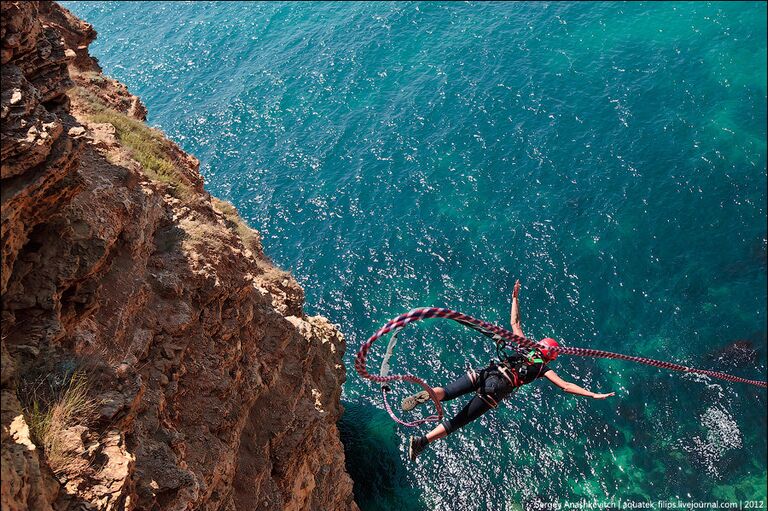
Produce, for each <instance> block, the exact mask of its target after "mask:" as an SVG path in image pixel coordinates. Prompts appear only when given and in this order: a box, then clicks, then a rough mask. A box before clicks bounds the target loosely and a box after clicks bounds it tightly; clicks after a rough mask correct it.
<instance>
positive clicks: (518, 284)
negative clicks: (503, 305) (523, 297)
mask: <svg viewBox="0 0 768 511" xmlns="http://www.w3.org/2000/svg"><path fill="white" fill-rule="evenodd" d="M519 292H520V280H516V281H515V287H514V289H512V298H517V294H518V293H519Z"/></svg>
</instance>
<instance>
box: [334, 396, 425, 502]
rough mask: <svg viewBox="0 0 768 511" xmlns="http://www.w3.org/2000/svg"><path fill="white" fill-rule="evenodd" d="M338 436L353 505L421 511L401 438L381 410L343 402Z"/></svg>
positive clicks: (417, 491) (418, 493)
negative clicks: (353, 495)
mask: <svg viewBox="0 0 768 511" xmlns="http://www.w3.org/2000/svg"><path fill="white" fill-rule="evenodd" d="M342 404H343V406H344V415H343V416H342V418H341V420H340V421H339V432H340V434H341V441H342V443H343V444H344V455H345V457H346V467H347V472H349V474H350V476H351V477H352V480H353V481H354V494H355V502H357V504H358V506H360V509H361V510H363V511H378V510H382V511H384V510H389V509H399V510H403V511H417V510H418V511H421V510H423V509H424V507H423V504H421V499H420V495H421V492H420V491H419V490H418V488H411V485H410V483H409V482H408V473H407V470H406V467H405V466H404V464H405V463H407V460H405V459H404V457H403V454H402V452H401V451H400V449H399V447H398V446H399V445H400V438H399V437H398V435H396V434H395V426H394V423H393V422H392V421H391V420H390V418H389V415H387V413H386V412H384V411H382V410H381V409H380V408H377V407H374V406H371V405H368V404H360V403H352V402H348V401H347V402H343V403H342Z"/></svg>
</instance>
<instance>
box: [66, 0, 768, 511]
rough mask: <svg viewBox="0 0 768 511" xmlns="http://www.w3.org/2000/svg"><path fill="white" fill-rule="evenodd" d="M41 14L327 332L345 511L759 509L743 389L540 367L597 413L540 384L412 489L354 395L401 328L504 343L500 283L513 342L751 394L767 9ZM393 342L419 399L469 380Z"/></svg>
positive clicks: (107, 9) (144, 8) (372, 408)
mask: <svg viewBox="0 0 768 511" xmlns="http://www.w3.org/2000/svg"><path fill="white" fill-rule="evenodd" d="M64 5H66V6H67V7H69V8H70V9H72V10H73V11H74V12H75V13H76V14H78V15H79V16H81V17H83V18H84V19H86V20H87V21H89V22H91V23H93V24H94V25H95V27H96V29H97V31H98V32H99V38H98V39H97V41H96V42H95V43H94V44H93V45H92V47H91V49H92V53H93V54H94V55H96V56H97V57H98V58H99V60H100V62H101V64H102V65H103V67H104V69H105V71H106V72H107V73H108V74H110V75H112V76H114V77H116V78H118V79H120V80H121V81H123V82H125V83H126V84H127V85H128V86H129V88H130V89H131V90H132V91H133V92H135V93H137V94H139V95H140V96H141V97H142V99H143V100H144V101H145V103H146V104H147V106H148V107H149V112H150V114H149V122H150V124H153V125H157V126H159V127H161V128H162V129H163V130H164V131H165V132H166V133H167V134H168V135H169V136H170V137H171V138H173V139H174V140H176V141H177V142H178V143H179V144H180V145H181V146H182V147H183V148H184V149H185V150H187V151H189V152H191V153H193V154H194V155H196V156H197V157H198V158H200V160H201V162H202V171H203V173H204V175H205V178H206V180H207V183H208V189H209V190H210V191H211V192H212V193H213V194H214V195H216V196H219V197H221V198H224V199H227V200H230V201H231V202H233V203H234V204H235V205H236V206H237V207H238V209H239V210H240V212H241V213H242V215H243V216H244V218H246V219H247V220H248V221H249V222H250V223H251V225H253V226H254V227H256V228H258V229H259V230H260V231H261V233H262V235H263V237H264V244H265V246H266V249H267V253H268V255H269V256H270V257H272V258H273V259H274V260H275V261H276V262H277V263H278V264H279V265H281V266H283V267H284V268H286V269H290V270H291V271H292V272H293V273H294V275H295V276H296V277H297V279H298V280H299V281H300V282H301V284H302V285H303V286H304V288H305V289H306V292H307V302H308V306H307V309H308V311H309V312H310V313H317V314H323V315H325V316H327V317H329V318H330V319H331V320H332V321H333V322H335V323H338V324H340V325H341V329H342V331H343V332H344V334H345V335H346V338H347V340H348V352H347V355H346V361H347V367H348V368H349V371H348V380H347V382H346V384H345V388H344V395H343V399H344V404H345V407H346V414H345V416H344V419H343V420H342V423H341V425H340V426H341V430H342V434H343V439H344V442H345V447H346V451H347V460H348V465H349V467H348V468H349V471H350V473H351V474H352V475H353V477H354V479H355V496H356V499H357V502H358V503H359V504H360V507H361V508H362V509H363V510H384V509H400V510H402V511H406V510H425V509H448V510H464V509H491V508H493V509H498V510H504V509H520V507H519V506H522V507H523V508H525V509H540V508H544V505H543V503H546V502H560V503H566V502H568V501H571V502H574V501H579V500H580V499H582V498H585V499H588V500H593V499H594V500H597V501H601V502H605V501H608V500H609V499H610V498H612V497H613V498H616V499H617V498H619V497H621V498H623V499H625V500H626V499H629V500H637V501H641V500H642V501H646V500H648V501H653V502H656V501H658V500H677V499H681V500H683V501H698V502H711V501H716V500H729V501H735V502H738V501H739V500H744V499H757V500H761V499H762V500H763V501H765V499H766V392H765V391H764V390H758V389H757V388H753V387H749V386H745V385H735V384H728V383H725V382H720V381H710V380H707V379H705V378H699V377H694V376H690V375H688V376H682V375H679V374H670V373H667V372H662V371H658V370H656V369H653V368H649V367H645V366H637V365H632V364H628V363H622V362H614V361H602V360H600V361H596V360H591V359H576V358H566V357H562V358H561V359H559V360H558V361H557V362H556V364H555V369H556V370H557V372H558V373H559V374H560V375H561V376H563V377H565V378H567V379H572V380H573V381H575V382H577V383H579V384H581V385H584V386H586V387H589V388H592V389H596V390H602V391H616V393H617V395H616V397H614V398H612V399H609V400H606V401H595V400H588V399H584V398H577V397H573V396H567V395H564V394H562V393H560V392H559V391H557V390H556V389H554V388H553V387H551V386H549V385H548V384H547V383H546V382H544V381H540V382H537V383H536V384H534V385H531V386H530V387H529V388H525V389H523V390H522V391H521V392H520V393H519V394H518V395H517V396H516V397H515V399H514V400H512V401H510V402H509V403H507V404H506V405H503V406H502V407H500V408H499V409H498V410H496V411H495V412H492V413H489V414H487V415H486V416H485V417H483V418H482V419H481V420H479V421H477V422H475V423H473V424H471V425H470V426H468V427H467V428H465V429H464V430H462V431H461V432H459V433H457V434H455V435H454V436H452V437H450V438H449V439H448V440H447V441H444V442H440V443H438V444H436V445H435V446H434V448H431V449H430V451H429V452H427V453H426V454H425V455H424V456H423V458H420V459H419V461H418V462H417V463H410V462H408V461H407V460H406V459H405V458H406V457H405V448H404V441H405V439H406V438H407V435H408V434H409V433H410V432H409V431H407V430H405V429H403V428H400V427H398V426H396V425H395V424H394V423H392V422H391V421H390V420H389V418H388V416H387V415H386V413H385V412H384V411H382V409H381V406H380V405H381V403H380V398H379V394H378V393H377V390H376V388H375V387H373V386H371V385H369V384H368V383H367V382H365V381H362V380H361V379H360V378H359V377H358V376H357V374H356V373H354V371H353V369H352V362H353V356H354V353H355V352H356V351H357V347H358V346H359V344H360V343H362V342H363V341H364V340H365V339H366V338H367V336H368V335H370V334H371V333H372V332H373V331H374V330H375V329H376V328H377V327H378V326H379V325H380V324H382V323H383V322H385V321H386V320H387V319H389V318H391V317H393V316H395V315H397V314H399V313H401V312H404V311H407V310H408V309H410V308H413V307H416V306H423V305H435V306H447V307H451V308H455V309H457V310H461V311H463V312H466V313H468V314H472V315H474V316H478V317H481V318H484V319H487V320H489V321H491V322H495V323H498V324H501V325H505V324H507V323H508V315H509V313H508V308H509V296H510V293H511V291H512V285H513V283H514V280H515V278H519V279H521V281H522V283H523V289H522V291H521V312H522V318H523V328H524V330H525V332H526V334H528V335H529V336H534V337H541V336H545V335H551V336H554V337H557V338H559V339H563V342H565V343H567V344H571V345H577V346H591V347H595V348H600V349H607V350H612V351H620V352H626V353H632V354H638V355H644V356H649V357H654V358H660V359H667V360H671V361H678V362H681V363H684V364H688V365H693V366H704V367H714V368H717V369H721V370H726V371H730V372H733V373H736V374H739V375H742V376H745V377H750V378H759V379H765V378H766V347H765V346H766V330H767V327H766V236H767V235H766V231H767V227H766V209H767V208H766V4H765V3H630V4H618V3H617V4H613V3H573V4H569V3H555V4H545V3H535V4H534V3H507V4H471V3H461V4H459V3H450V4H448V3H435V4H433V3H419V4H411V3H394V4H390V3H375V4H374V3H351V4H335V3H311V4H305V3H304V4H284V3H269V4H245V3H203V2H199V3H198V2H195V3H183V2H182V3H143V2H142V3H131V2H127V3H118V2H106V3H102V2H97V3H87V2H85V3H80V2H64ZM409 330H412V331H410V332H408V330H406V332H404V333H403V334H402V335H401V337H400V340H401V343H400V344H399V351H398V353H397V359H396V361H395V370H396V371H404V370H406V368H407V369H409V370H411V371H413V372H415V373H416V374H418V375H421V376H423V377H425V378H427V380H428V381H430V382H431V383H433V384H439V383H442V382H446V381H448V380H449V379H451V378H453V377H455V376H457V375H458V374H459V373H460V372H461V371H462V370H463V369H464V368H465V365H466V364H467V363H470V364H473V365H475V366H476V367H479V366H480V365H481V364H484V363H486V362H487V360H488V358H489V357H490V355H491V350H490V347H489V345H488V343H486V342H484V340H483V339H482V338H478V336H477V335H476V334H473V333H472V332H471V331H468V330H466V329H463V328H462V327H459V326H456V325H453V324H446V323H445V322H439V321H433V322H429V323H426V324H422V325H420V326H418V327H415V328H412V329H411V328H410V327H409ZM736 340H745V341H748V342H749V343H752V344H753V345H754V347H755V349H756V350H757V354H756V356H755V357H750V356H743V355H738V356H731V357H725V358H723V357H720V356H719V355H718V353H719V351H720V350H722V349H724V348H726V347H727V346H728V345H729V344H730V343H732V342H734V341H736ZM379 356H380V355H378V354H374V355H373V356H372V362H373V363H374V365H375V364H377V363H378V361H379V360H380V358H379ZM733 358H737V359H738V360H737V361H735V362H734V361H731V359H733ZM412 390H413V388H412V387H411V388H406V387H402V388H400V389H399V390H398V392H399V395H401V396H402V395H405V394H406V393H407V392H410V391H412ZM461 401H462V402H463V400H461ZM461 405H462V403H461V402H459V401H456V402H452V403H449V404H448V405H447V407H446V408H447V411H448V413H455V412H456V411H458V409H459V407H460V406H461ZM421 430H422V431H425V430H426V428H421ZM616 505H617V506H618V504H616ZM763 505H764V504H763Z"/></svg>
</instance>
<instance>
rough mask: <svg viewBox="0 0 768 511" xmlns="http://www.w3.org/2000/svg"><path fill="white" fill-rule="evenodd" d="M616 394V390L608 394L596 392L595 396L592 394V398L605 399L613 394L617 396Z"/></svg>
mask: <svg viewBox="0 0 768 511" xmlns="http://www.w3.org/2000/svg"><path fill="white" fill-rule="evenodd" d="M615 395H616V393H615V392H609V393H608V394H595V395H594V396H592V398H594V399H605V398H607V397H611V396H615Z"/></svg>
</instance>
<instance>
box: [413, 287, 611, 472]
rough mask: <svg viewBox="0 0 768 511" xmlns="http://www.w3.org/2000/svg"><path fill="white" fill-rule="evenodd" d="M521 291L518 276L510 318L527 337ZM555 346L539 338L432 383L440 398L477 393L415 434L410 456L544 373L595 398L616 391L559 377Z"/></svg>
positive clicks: (422, 395) (422, 399)
mask: <svg viewBox="0 0 768 511" xmlns="http://www.w3.org/2000/svg"><path fill="white" fill-rule="evenodd" d="M519 292H520V281H519V280H518V281H516V282H515V287H514V290H513V291H512V312H511V318H510V321H511V323H512V331H513V332H514V333H515V335H519V336H521V337H525V335H524V334H523V329H522V328H521V326H520V309H519V304H518V294H519ZM555 346H559V344H558V343H557V341H555V340H554V339H552V338H550V337H547V338H544V339H542V340H541V341H539V342H538V347H537V348H536V349H533V350H530V351H528V352H520V353H515V354H513V355H511V356H509V357H507V358H506V359H505V360H503V361H501V362H492V363H491V364H490V365H489V366H488V367H486V368H484V369H481V370H480V371H475V370H474V369H470V370H469V371H467V373H466V374H464V375H462V376H461V377H460V378H459V379H457V380H456V381H454V382H453V383H450V384H448V385H446V386H445V387H433V388H432V390H433V391H434V393H435V395H436V396H437V398H438V399H439V400H440V401H450V400H452V399H456V398H457V397H459V396H463V395H464V394H468V393H470V392H473V391H474V392H475V393H476V395H475V396H474V397H473V398H472V400H470V401H469V403H467V405H466V406H464V408H463V409H462V410H461V411H460V412H459V413H458V414H457V415H456V416H455V417H454V418H452V419H446V420H444V421H443V422H442V423H441V424H440V425H439V426H437V427H436V428H435V429H433V430H432V431H430V432H429V433H427V434H426V435H423V436H418V437H417V436H412V437H411V438H410V440H409V446H408V456H409V458H410V459H411V460H415V459H416V457H417V456H418V455H419V454H420V453H421V452H423V451H424V449H426V448H427V446H428V445H429V444H430V443H431V442H434V441H435V440H438V439H440V438H443V437H445V436H448V435H450V434H451V433H453V432H454V431H456V430H457V429H459V428H462V427H464V426H466V425H467V424H469V423H470V422H472V421H473V420H475V419H477V418H478V417H480V416H481V415H483V414H484V413H485V412H487V411H488V410H490V409H491V408H496V407H497V406H498V405H499V403H500V402H501V400H502V399H504V398H505V397H507V396H508V395H510V394H511V393H513V392H514V391H515V390H516V389H517V388H518V387H521V386H523V385H525V384H528V383H531V382H532V381H534V380H535V379H537V378H539V377H541V376H545V377H546V378H547V379H548V380H549V381H550V382H552V383H553V384H554V385H556V386H558V387H560V388H561V389H562V390H563V391H564V392H567V393H569V394H576V395H577V396H586V397H591V398H594V399H605V398H607V397H610V396H613V395H615V392H610V393H608V394H597V393H595V392H592V391H589V390H587V389H584V388H582V387H579V386H578V385H576V384H575V383H570V382H567V381H565V380H563V379H562V378H560V377H559V376H558V375H557V374H556V373H555V372H554V371H553V370H552V369H550V368H549V367H548V364H549V363H550V362H552V361H553V360H555V359H556V358H557V353H556V352H554V351H552V350H550V348H552V347H555ZM429 400H430V398H429V393H427V391H426V390H422V391H421V392H418V393H416V394H413V395H412V396H408V397H406V398H405V399H403V402H402V404H401V406H402V409H403V411H410V410H413V409H414V408H416V406H418V405H420V404H421V403H426V402H427V401H429Z"/></svg>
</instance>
